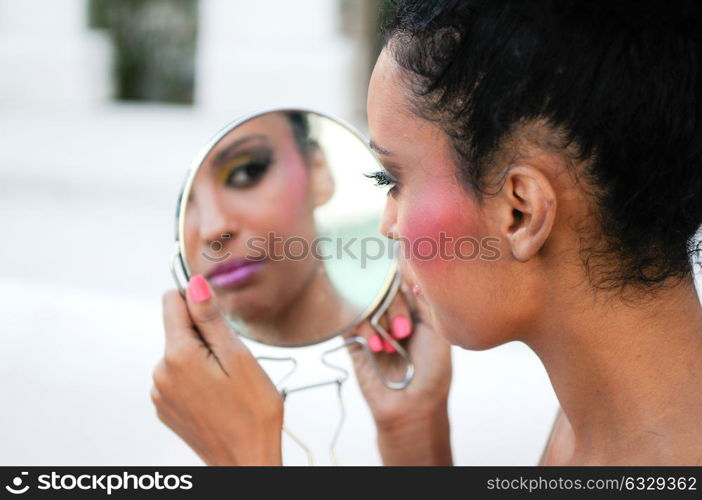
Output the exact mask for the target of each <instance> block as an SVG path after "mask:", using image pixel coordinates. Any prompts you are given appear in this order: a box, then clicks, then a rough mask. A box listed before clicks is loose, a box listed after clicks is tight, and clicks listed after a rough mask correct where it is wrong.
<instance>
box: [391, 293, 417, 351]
mask: <svg viewBox="0 0 702 500" xmlns="http://www.w3.org/2000/svg"><path fill="white" fill-rule="evenodd" d="M387 316H388V318H389V319H390V321H389V323H390V334H391V335H392V336H393V338H395V339H396V340H403V339H406V338H407V337H409V336H410V335H411V334H412V320H411V312H410V308H409V305H408V304H407V301H406V299H405V297H404V296H403V294H402V293H401V292H399V293H398V294H397V295H395V299H394V300H393V301H392V303H391V304H390V307H388V312H387Z"/></svg>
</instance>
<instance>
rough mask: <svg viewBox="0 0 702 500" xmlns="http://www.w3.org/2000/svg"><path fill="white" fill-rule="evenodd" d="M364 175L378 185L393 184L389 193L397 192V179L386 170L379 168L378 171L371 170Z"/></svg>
mask: <svg viewBox="0 0 702 500" xmlns="http://www.w3.org/2000/svg"><path fill="white" fill-rule="evenodd" d="M363 175H364V176H366V177H368V178H369V179H373V180H374V181H375V185H376V186H392V187H391V188H390V189H389V190H388V194H393V195H394V194H396V193H397V187H398V186H397V179H395V178H394V177H393V176H391V175H390V174H389V173H387V172H386V171H385V170H378V171H377V172H370V173H367V174H363Z"/></svg>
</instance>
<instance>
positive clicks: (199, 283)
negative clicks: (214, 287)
mask: <svg viewBox="0 0 702 500" xmlns="http://www.w3.org/2000/svg"><path fill="white" fill-rule="evenodd" d="M188 296H189V297H190V300H192V301H193V302H205V301H206V300H207V299H209V298H210V287H209V286H208V285H207V280H206V279H205V277H204V276H203V275H202V274H196V275H195V276H193V277H191V278H190V281H189V282H188Z"/></svg>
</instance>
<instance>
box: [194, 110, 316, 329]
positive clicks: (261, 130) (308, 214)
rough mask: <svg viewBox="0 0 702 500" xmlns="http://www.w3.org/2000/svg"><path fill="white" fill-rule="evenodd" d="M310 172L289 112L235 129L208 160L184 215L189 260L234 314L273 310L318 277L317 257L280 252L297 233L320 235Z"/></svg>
mask: <svg viewBox="0 0 702 500" xmlns="http://www.w3.org/2000/svg"><path fill="white" fill-rule="evenodd" d="M309 174H310V170H309V166H308V164H307V162H306V159H305V157H303V154H302V153H301V152H300V149H299V145H298V144H297V142H296V141H295V137H294V134H293V130H292V126H291V123H290V121H289V120H288V118H287V116H286V115H285V114H283V113H270V114H267V115H263V116H261V117H257V118H254V119H252V120H249V121H248V122H246V123H244V124H243V125H241V126H239V127H237V128H235V129H234V130H232V131H231V132H230V133H229V134H228V135H227V136H225V137H224V138H223V139H222V140H221V141H220V142H219V143H218V144H217V145H216V146H215V147H214V149H213V150H212V151H211V152H210V153H209V154H208V156H207V157H206V158H205V161H204V162H203V165H202V166H201V168H200V170H199V171H198V173H197V175H196V177H195V180H194V182H193V186H192V190H191V195H190V200H189V202H188V207H187V212H186V216H185V238H186V250H187V259H188V263H189V265H190V267H191V271H192V273H193V274H203V275H204V276H205V277H206V278H207V279H208V281H209V282H210V284H211V285H212V286H213V287H214V289H215V291H216V293H217V297H218V301H219V303H220V305H221V306H222V307H223V309H224V310H225V311H226V312H227V313H229V314H231V315H233V316H236V317H240V318H242V319H243V320H250V319H255V318H259V317H263V316H266V315H268V316H270V315H273V316H274V315H275V314H274V312H275V310H276V309H280V308H284V307H285V305H287V304H288V303H290V302H291V301H292V300H293V298H294V297H295V296H296V294H297V293H298V292H299V290H300V289H301V288H302V287H303V285H304V284H305V283H306V282H307V281H308V280H309V279H310V278H311V275H312V273H313V272H314V264H315V262H314V261H313V260H312V259H299V260H298V259H288V258H281V257H283V256H284V253H283V252H284V249H285V248H284V245H285V241H286V240H288V239H289V238H290V237H292V236H295V237H302V238H304V239H305V240H307V241H311V240H313V239H314V237H315V227H314V219H313V210H314V203H313V200H312V195H311V189H310V175H309ZM290 250H291V251H292V253H293V254H294V253H295V252H296V251H297V250H296V249H295V248H291V249H290Z"/></svg>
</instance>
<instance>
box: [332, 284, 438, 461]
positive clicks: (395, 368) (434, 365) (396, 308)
mask: <svg viewBox="0 0 702 500" xmlns="http://www.w3.org/2000/svg"><path fill="white" fill-rule="evenodd" d="M411 289H412V283H411V282H410V281H409V280H408V279H407V278H405V279H403V283H402V285H401V287H400V292H401V293H398V295H397V296H396V298H395V300H394V301H393V302H392V304H391V305H390V307H389V308H388V311H387V312H386V313H385V315H384V316H383V318H382V319H381V321H380V323H381V325H382V326H383V327H384V328H385V329H386V330H387V331H388V332H391V334H392V335H393V337H394V338H395V339H397V340H398V341H399V342H400V343H401V344H402V346H403V347H404V348H405V350H406V351H407V352H408V353H409V355H410V358H411V359H412V361H413V363H414V365H415V375H414V379H413V380H412V381H411V383H410V384H409V386H408V387H407V388H405V389H403V390H392V389H388V388H387V387H386V386H385V385H384V384H383V383H382V381H381V380H380V378H379V377H378V374H377V373H376V371H375V370H374V369H373V366H372V364H371V361H370V360H369V359H368V353H367V352H366V351H365V350H364V349H362V348H360V346H358V345H351V346H350V348H349V351H350V354H351V358H352V360H353V365H354V368H355V371H356V376H357V378H358V382H359V385H360V387H361V391H362V393H363V395H364V397H365V399H366V401H367V402H368V405H369V406H370V409H371V413H372V414H373V418H374V419H375V422H376V425H377V428H378V441H379V444H380V448H381V450H380V451H381V455H383V461H384V463H386V464H391V463H392V464H401V465H408V464H420V463H423V464H426V463H432V464H436V463H441V464H447V463H450V462H451V450H450V443H449V436H448V434H449V433H448V430H449V427H448V413H447V408H446V405H447V400H448V393H449V388H450V385H451V351H450V346H449V344H448V343H447V342H446V341H445V340H444V339H443V338H442V337H440V336H439V335H438V334H437V333H435V332H434V331H433V329H432V327H431V324H430V316H429V311H428V308H427V306H426V304H425V303H424V301H423V299H421V298H420V299H418V300H417V299H416V298H415V296H414V294H413V293H412V292H410V290H411ZM410 311H411V312H410ZM397 318H404V319H400V320H398V319H397ZM412 320H414V321H412ZM403 323H405V324H406V325H407V326H405V325H403ZM355 335H359V336H362V337H365V338H366V339H367V342H368V346H369V348H370V349H371V350H372V351H374V354H373V355H374V356H375V357H376V358H375V359H376V363H377V364H378V367H379V369H380V370H381V371H382V373H383V374H385V376H386V377H387V378H390V379H391V380H400V379H401V378H402V376H403V375H404V373H405V370H406V367H407V363H406V361H405V360H404V358H402V357H401V356H400V355H399V354H397V353H395V352H394V349H392V346H390V344H389V343H387V342H383V341H382V340H381V339H380V336H379V335H378V334H377V333H375V330H374V329H373V328H372V327H371V325H370V323H369V321H366V322H364V323H362V324H361V325H360V326H359V327H358V328H356V329H355V330H353V331H351V332H349V333H347V334H346V335H345V336H346V337H349V336H355Z"/></svg>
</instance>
